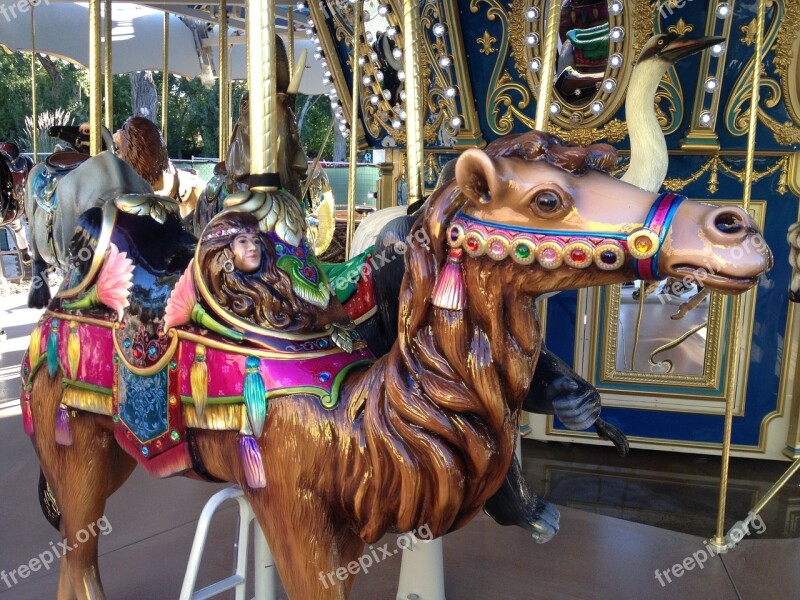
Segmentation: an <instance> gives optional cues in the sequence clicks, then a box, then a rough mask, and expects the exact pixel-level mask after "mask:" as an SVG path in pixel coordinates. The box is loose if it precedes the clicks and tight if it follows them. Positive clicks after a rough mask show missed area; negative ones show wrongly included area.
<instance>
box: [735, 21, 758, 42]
mask: <svg viewBox="0 0 800 600" xmlns="http://www.w3.org/2000/svg"><path fill="white" fill-rule="evenodd" d="M739 29H740V30H741V32H742V33H743V34H744V37H743V38H742V43H743V44H744V45H745V46H752V45H753V44H755V43H756V35H758V22H757V21H756V19H753V20H752V21H750V22H749V23H748V24H747V25H742V26H741V27H739Z"/></svg>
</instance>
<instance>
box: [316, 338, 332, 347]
mask: <svg viewBox="0 0 800 600" xmlns="http://www.w3.org/2000/svg"><path fill="white" fill-rule="evenodd" d="M329 345H330V342H329V341H328V340H327V339H325V338H323V339H321V340H320V341H319V347H320V348H323V349H324V348H327V347H328V346H329Z"/></svg>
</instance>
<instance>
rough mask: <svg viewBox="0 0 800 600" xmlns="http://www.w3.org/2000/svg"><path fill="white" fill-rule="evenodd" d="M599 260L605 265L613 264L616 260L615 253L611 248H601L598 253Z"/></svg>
mask: <svg viewBox="0 0 800 600" xmlns="http://www.w3.org/2000/svg"><path fill="white" fill-rule="evenodd" d="M600 260H601V261H602V262H603V263H604V264H606V265H613V264H614V263H615V262H617V255H616V253H615V252H614V251H612V250H603V252H602V253H601V254H600Z"/></svg>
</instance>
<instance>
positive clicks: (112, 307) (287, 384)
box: [23, 195, 373, 487]
mask: <svg viewBox="0 0 800 600" xmlns="http://www.w3.org/2000/svg"><path fill="white" fill-rule="evenodd" d="M176 210H177V203H175V202H174V201H172V200H170V199H166V198H161V197H157V196H134V195H129V196H121V197H120V198H117V199H116V200H115V201H114V202H110V203H108V204H106V205H105V206H104V207H103V208H102V209H101V208H94V209H91V210H89V211H87V212H86V213H84V215H83V216H82V217H81V222H80V223H79V229H78V232H79V233H78V234H76V238H75V239H74V240H73V247H72V249H71V250H72V253H73V255H78V256H79V255H80V252H79V247H80V246H81V244H80V243H78V242H85V243H89V242H90V240H94V241H95V243H96V249H95V252H94V254H93V255H92V257H91V258H90V259H89V260H87V261H84V262H80V261H76V262H75V266H74V267H73V272H72V273H69V274H68V277H67V278H66V279H65V281H67V282H68V283H67V284H65V285H66V287H65V289H62V290H61V291H60V292H59V293H58V294H57V295H56V298H55V300H54V302H53V303H51V305H50V308H49V310H48V311H47V312H46V314H45V315H44V317H43V318H42V320H41V321H40V323H39V326H38V328H37V329H36V330H35V331H34V333H33V334H32V337H31V347H30V349H29V352H28V354H27V355H26V357H25V360H24V362H23V379H24V382H25V385H26V388H27V387H28V379H29V378H30V374H31V373H32V372H35V371H36V370H37V369H39V368H43V367H44V366H45V365H46V368H47V369H48V370H49V372H50V374H51V376H53V375H55V373H56V372H57V371H58V369H59V368H60V369H61V370H62V372H63V374H64V380H63V384H64V387H65V394H64V396H63V405H64V406H63V408H64V411H65V414H67V413H66V411H68V410H84V411H89V412H94V413H98V414H103V415H107V416H111V417H112V419H113V421H114V428H115V438H116V440H117V442H118V443H119V444H120V446H121V447H123V448H124V449H125V450H126V451H127V452H128V453H129V454H131V455H132V456H134V457H135V458H136V459H137V460H138V461H139V462H140V463H141V464H142V465H143V466H144V467H145V469H146V470H147V471H148V472H150V473H151V474H153V475H156V476H159V477H165V476H169V475H174V474H178V473H186V472H190V471H191V470H192V469H196V466H195V465H194V464H193V462H192V455H191V451H190V445H189V440H190V438H191V429H193V428H200V429H214V430H230V431H238V432H239V435H240V441H241V443H240V448H241V449H242V452H243V453H245V451H246V452H248V453H249V454H247V458H246V457H245V455H244V454H243V462H244V463H245V464H246V472H247V473H248V482H249V483H250V484H251V485H252V486H253V487H259V486H260V485H259V484H260V482H261V481H262V479H263V467H261V471H260V472H259V470H258V469H257V468H256V467H254V466H253V465H256V463H254V462H253V461H254V460H256V459H254V458H253V456H252V447H253V445H254V444H255V441H254V440H255V438H257V437H259V436H260V434H261V432H262V428H263V426H264V423H265V421H266V414H267V409H268V402H269V399H270V398H273V397H278V396H286V395H290V394H302V395H304V396H313V397H316V398H317V399H318V401H319V402H320V404H321V405H322V406H323V407H326V408H332V407H334V406H336V404H337V402H338V390H339V388H340V386H341V382H342V381H343V379H344V377H345V376H346V374H347V373H348V372H349V371H350V370H352V369H354V368H360V367H362V366H367V365H368V364H370V363H371V362H372V361H373V357H372V354H371V353H370V352H369V350H368V349H367V348H366V344H365V343H364V342H363V341H362V340H361V339H360V337H359V335H358V333H357V332H355V331H352V332H346V333H345V335H346V336H347V337H348V338H349V340H350V343H351V347H352V351H351V352H346V351H343V350H342V349H341V348H340V347H339V346H338V345H337V344H340V343H341V340H340V338H341V336H342V332H341V331H336V330H335V328H333V329H330V328H329V329H326V330H325V331H320V332H309V333H292V334H281V333H280V332H277V331H276V332H268V331H263V330H262V331H261V332H256V331H246V330H243V329H241V328H239V327H237V326H235V325H231V323H230V321H229V320H226V318H225V316H224V315H220V314H218V313H215V312H214V310H215V307H214V306H212V305H208V304H205V303H204V302H203V300H202V297H201V295H200V294H198V293H197V289H196V288H195V283H194V279H193V277H194V272H195V269H194V267H193V265H192V264H191V260H192V256H193V254H194V249H195V243H196V240H195V239H194V238H193V237H191V236H189V235H188V234H186V233H184V232H183V231H182V230H181V229H180V222H179V219H178V218H177V216H176V215H175V211H176ZM143 216H149V217H151V218H143ZM153 219H156V220H157V221H158V223H156V222H154V220H153ZM362 287H363V286H362ZM351 295H352V294H351ZM362 297H363V295H362ZM181 312H183V313H184V314H185V315H187V316H186V318H185V321H183V322H179V323H177V324H176V323H175V322H174V315H175V314H176V313H181ZM358 312H362V311H356V312H355V313H354V314H357V313H358ZM362 316H363V318H368V316H369V315H362ZM170 319H173V321H170ZM42 348H46V351H45V352H41V349H42ZM24 410H25V409H24ZM65 419H66V420H67V421H68V419H67V417H66V416H65ZM257 463H258V464H257V465H256V466H258V465H260V458H259V459H257ZM247 465H250V466H247ZM248 469H249V470H248ZM253 469H255V471H253ZM259 473H260V474H259Z"/></svg>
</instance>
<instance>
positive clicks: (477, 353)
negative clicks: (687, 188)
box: [349, 132, 616, 542]
mask: <svg viewBox="0 0 800 600" xmlns="http://www.w3.org/2000/svg"><path fill="white" fill-rule="evenodd" d="M486 153H487V154H488V155H489V156H492V157H519V158H524V159H527V160H531V161H543V162H547V163H549V164H553V165H556V166H558V167H560V168H564V169H565V170H569V171H571V172H574V173H581V172H584V171H586V170H587V169H597V170H607V169H610V168H611V167H612V166H613V164H614V162H615V161H616V153H615V152H614V150H613V148H611V147H610V146H603V145H596V146H590V147H588V148H580V147H574V146H567V145H565V144H564V143H563V142H561V141H560V140H559V139H558V138H554V137H552V136H549V135H546V134H541V133H539V132H531V133H528V134H524V135H521V136H514V137H513V138H511V139H509V138H506V139H504V140H502V141H499V142H494V143H492V144H490V145H489V146H488V147H487V148H486ZM465 201H466V197H465V196H464V195H463V194H462V193H461V191H460V189H459V188H458V186H457V182H456V181H455V180H451V181H449V182H447V183H446V184H445V185H444V186H443V187H442V188H440V189H439V190H437V191H436V192H434V194H433V195H432V196H431V198H430V199H429V200H428V203H427V205H426V210H425V213H424V215H423V216H422V217H420V219H418V220H417V222H416V224H415V225H414V228H413V229H412V233H411V240H413V241H411V242H410V243H409V244H408V251H407V253H406V275H405V279H404V281H403V286H402V289H401V292H400V307H401V308H400V318H399V329H400V331H399V336H398V341H397V343H396V344H395V345H394V346H393V348H392V350H391V351H390V353H389V354H388V355H387V356H384V357H383V358H381V359H380V360H379V361H378V363H377V365H376V368H374V369H372V370H371V371H370V372H369V373H367V374H366V375H365V376H364V378H363V379H362V380H361V381H360V382H359V388H360V389H361V390H363V394H364V396H366V398H365V399H364V398H363V396H361V394H360V393H358V392H356V393H354V394H353V396H352V397H353V398H356V400H355V401H354V403H353V405H351V406H350V407H349V412H350V414H352V415H354V416H356V418H357V417H358V416H363V418H364V430H365V435H366V438H367V439H366V444H365V446H366V449H367V450H366V453H367V464H368V465H369V467H368V468H369V470H370V476H369V477H364V478H363V479H361V478H359V477H353V478H352V480H353V482H354V483H353V485H358V486H364V485H366V486H367V488H368V489H366V490H363V489H362V490H359V491H358V493H357V494H355V493H354V495H353V496H352V497H355V498H358V501H357V503H356V506H355V510H356V514H357V517H358V527H359V533H360V534H361V535H362V536H363V537H364V539H365V540H367V541H368V542H371V541H374V540H376V539H378V538H379V537H380V536H381V535H382V534H383V532H384V531H386V530H387V529H394V530H396V531H408V530H411V529H412V528H413V527H419V526H421V525H422V524H428V526H429V527H430V529H431V531H432V532H434V535H439V534H443V533H445V532H447V531H450V530H452V529H456V528H458V527H460V526H461V525H463V524H465V523H466V522H468V521H469V519H470V518H471V517H472V516H473V515H474V514H475V513H476V512H477V511H479V510H480V509H481V507H482V506H483V504H484V503H485V501H486V500H487V499H488V498H489V497H490V496H491V495H492V493H494V491H495V490H496V489H497V488H498V487H499V486H500V484H501V483H502V480H503V478H504V477H505V475H506V473H507V470H508V467H509V465H510V461H511V457H512V454H513V448H514V437H515V435H516V417H517V415H518V413H519V410H520V408H521V404H522V399H523V397H524V395H525V393H526V392H527V390H528V387H529V386H530V382H531V380H532V378H533V372H534V368H535V365H536V361H537V358H538V354H539V349H540V346H541V337H540V329H539V325H538V322H537V321H536V319H535V309H534V305H533V302H534V299H533V298H532V297H529V296H527V295H526V294H525V293H522V292H521V291H520V287H519V283H520V277H519V275H520V269H521V268H524V267H521V266H520V265H517V264H516V263H514V262H513V261H511V260H509V261H501V262H495V261H491V260H475V261H472V260H468V261H466V262H465V263H464V277H465V284H466V292H467V302H466V308H465V309H464V310H463V311H449V310H442V309H438V308H434V307H432V306H431V296H432V294H433V288H434V284H435V280H436V273H438V272H440V271H441V269H442V268H443V266H444V264H445V258H446V254H447V244H446V233H447V229H448V225H449V223H450V221H451V220H452V218H453V216H454V215H455V213H456V212H457V211H458V210H459V209H460V208H462V206H463V205H464V203H465ZM425 241H427V242H428V243H427V245H426V244H425V243H421V242H425ZM538 271H542V270H541V269H539V270H538ZM536 273H537V272H536V271H535V270H533V269H532V270H531V274H530V275H531V277H536V276H538V275H537V274H536ZM545 276H546V275H545ZM526 281H527V277H526ZM360 396H361V397H360ZM399 457H413V458H412V459H411V460H408V459H407V458H402V459H401V458H399ZM364 482H366V483H364ZM418 498H421V500H419V501H418V500H417V499H418ZM433 506H435V507H436V508H435V509H434V508H432V507H433Z"/></svg>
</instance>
